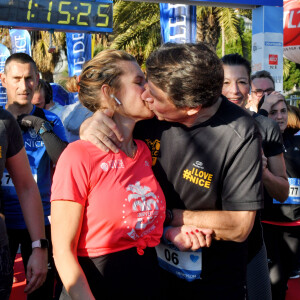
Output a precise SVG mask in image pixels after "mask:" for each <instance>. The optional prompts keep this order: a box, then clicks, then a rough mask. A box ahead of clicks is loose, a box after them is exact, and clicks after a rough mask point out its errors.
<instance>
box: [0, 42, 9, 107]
mask: <svg viewBox="0 0 300 300" xmlns="http://www.w3.org/2000/svg"><path fill="white" fill-rule="evenodd" d="M9 56H10V52H9V50H8V49H7V47H6V46H4V45H2V44H0V73H3V72H4V66H5V61H6V59H7V58H8V57H9ZM6 102H7V96H6V88H4V87H3V86H2V83H1V81H0V106H2V107H5V104H6Z"/></svg>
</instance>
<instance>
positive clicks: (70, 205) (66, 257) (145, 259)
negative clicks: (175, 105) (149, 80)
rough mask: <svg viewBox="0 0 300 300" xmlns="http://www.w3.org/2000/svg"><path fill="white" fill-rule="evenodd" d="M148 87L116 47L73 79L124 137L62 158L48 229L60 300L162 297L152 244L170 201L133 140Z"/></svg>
mask: <svg viewBox="0 0 300 300" xmlns="http://www.w3.org/2000/svg"><path fill="white" fill-rule="evenodd" d="M144 84H145V77H144V74H143V72H142V71H141V69H140V67H139V66H138V64H137V62H136V60H135V58H134V57H133V56H131V55H129V54H127V53H126V52H123V51H119V50H104V51H102V52H100V53H99V54H97V55H96V56H95V57H94V58H93V59H92V60H90V61H89V62H87V63H86V64H85V65H84V67H83V70H82V73H81V75H80V81H79V82H78V81H77V80H76V77H72V78H70V81H69V83H68V89H69V90H70V91H71V92H74V91H77V90H78V92H79V99H80V101H81V102H82V103H83V105H84V106H85V107H87V108H88V109H89V110H91V111H93V112H95V111H97V110H99V109H104V108H109V109H112V110H113V111H114V116H113V119H114V121H115V122H116V124H117V126H118V127H119V128H120V130H121V131H122V133H123V134H124V137H125V138H124V140H123V142H122V145H121V151H120V152H119V153H118V154H114V153H112V152H110V153H107V152H103V151H100V150H99V149H98V148H97V147H96V146H95V145H94V144H92V143H90V142H87V141H75V142H74V143H71V144H70V145H69V146H68V147H67V149H66V150H65V151H64V153H63V154H62V156H61V158H60V159H59V161H58V164H57V167H56V171H55V174H54V179H53V186H52V195H51V212H52V223H51V226H52V241H53V253H54V260H55V264H56V266H57V269H58V272H59V275H60V278H61V280H62V282H63V285H64V289H63V292H62V295H61V297H60V299H103V298H105V299H106V298H107V299H108V298H110V299H119V298H121V297H126V296H129V295H130V297H131V298H134V299H140V298H141V297H142V298H145V299H157V297H159V292H160V291H159V287H160V282H159V273H158V271H159V269H158V263H157V256H156V252H155V248H154V247H155V246H156V245H158V243H159V241H160V238H161V236H162V232H163V223H164V219H165V208H166V207H165V198H164V195H163V192H162V190H161V187H160V186H159V184H158V182H157V181H156V179H155V177H154V174H153V171H152V168H151V155H150V151H149V149H148V148H147V146H146V144H145V143H144V142H142V141H140V140H135V139H133V137H132V132H133V129H134V127H135V124H136V123H137V122H138V121H140V120H144V119H149V118H151V117H153V112H152V111H151V110H150V109H149V108H148V107H147V105H145V103H144V102H143V101H142V99H141V94H142V93H143V92H144ZM83 152H84V153H85V155H84V156H83V155H82V153H83ZM62 178H63V180H62ZM182 230H185V231H186V232H187V233H188V234H189V235H190V236H191V238H189V237H188V235H186V233H185V232H184V233H183V234H180V233H175V235H176V238H179V239H180V236H181V237H182V239H183V240H185V239H187V238H188V241H190V243H191V242H192V241H193V243H196V242H197V241H195V240H194V239H195V238H196V237H198V236H199V239H201V238H202V239H204V236H203V237H202V234H201V232H200V230H199V229H197V231H196V228H195V231H191V230H192V229H191V227H184V228H182ZM172 232H174V230H173V231H172ZM209 232H211V231H209ZM169 234H170V233H169ZM194 236H195V238H194ZM207 238H209V236H208V237H207ZM197 240H198V238H197ZM191 246H192V245H191ZM193 246H194V247H195V246H196V245H195V244H193ZM145 283H147V286H149V287H150V288H149V289H148V288H147V289H146V287H145ZM133 285H134V294H133V293H132V288H133V287H132V286H133ZM142 294H143V296H141V295H142Z"/></svg>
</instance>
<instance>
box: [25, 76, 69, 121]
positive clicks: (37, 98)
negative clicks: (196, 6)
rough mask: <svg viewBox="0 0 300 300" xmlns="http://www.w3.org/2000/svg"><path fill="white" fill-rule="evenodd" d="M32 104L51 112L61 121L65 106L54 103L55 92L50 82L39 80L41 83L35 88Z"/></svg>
mask: <svg viewBox="0 0 300 300" xmlns="http://www.w3.org/2000/svg"><path fill="white" fill-rule="evenodd" d="M31 103H32V104H34V105H35V106H37V107H39V108H42V109H47V110H49V111H51V112H52V113H54V114H56V115H57V116H58V117H59V118H60V119H61V115H62V113H63V111H64V106H63V105H60V104H59V103H57V102H55V101H53V91H52V87H51V84H50V83H49V82H48V81H45V80H43V79H39V83H38V85H37V87H36V88H35V91H34V95H33V98H32V100H31Z"/></svg>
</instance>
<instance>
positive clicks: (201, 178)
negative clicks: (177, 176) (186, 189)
mask: <svg viewBox="0 0 300 300" xmlns="http://www.w3.org/2000/svg"><path fill="white" fill-rule="evenodd" d="M182 177H183V178H184V179H185V180H187V181H190V182H192V183H194V184H196V185H199V186H202V187H205V188H206V189H209V188H210V184H211V182H212V178H213V174H210V173H207V172H205V171H202V170H199V169H197V168H193V169H192V170H189V169H185V170H183V174H182Z"/></svg>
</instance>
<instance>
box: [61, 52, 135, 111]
mask: <svg viewBox="0 0 300 300" xmlns="http://www.w3.org/2000/svg"><path fill="white" fill-rule="evenodd" d="M120 61H131V62H136V59H135V58H134V57H133V56H132V55H130V54H128V53H126V52H125V51H122V50H114V49H107V50H103V51H101V52H99V53H98V54H97V55H96V56H95V57H93V58H92V59H91V60H89V61H88V62H86V63H85V64H84V66H83V69H82V72H81V75H80V76H79V77H77V76H76V75H75V76H73V77H70V78H69V79H68V82H67V85H66V86H67V89H68V90H69V91H70V92H78V97H79V100H80V102H81V103H82V104H83V105H84V106H85V107H86V108H88V109H89V110H90V111H92V112H95V111H96V110H99V109H100V108H103V107H102V106H101V99H100V93H99V91H100V90H101V87H102V85H103V84H108V85H109V86H110V87H111V88H112V92H113V90H116V89H119V88H120V80H119V78H120V76H121V75H122V74H123V73H124V70H123V69H122V68H121V66H120Z"/></svg>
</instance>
